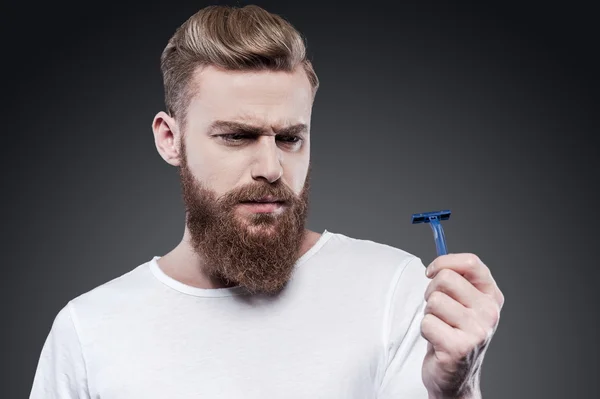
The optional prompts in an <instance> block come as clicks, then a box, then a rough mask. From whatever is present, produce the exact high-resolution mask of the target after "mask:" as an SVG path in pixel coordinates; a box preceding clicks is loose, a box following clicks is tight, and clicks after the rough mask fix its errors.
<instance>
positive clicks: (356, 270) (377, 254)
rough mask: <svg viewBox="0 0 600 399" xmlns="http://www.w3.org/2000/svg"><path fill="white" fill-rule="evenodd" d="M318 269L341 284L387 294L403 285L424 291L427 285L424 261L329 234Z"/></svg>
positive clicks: (367, 241)
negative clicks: (370, 288)
mask: <svg viewBox="0 0 600 399" xmlns="http://www.w3.org/2000/svg"><path fill="white" fill-rule="evenodd" d="M328 234H329V237H327V243H326V244H325V245H324V248H322V251H321V254H320V256H319V257H318V258H319V263H320V265H319V268H324V269H325V270H330V271H331V272H332V273H334V274H335V275H336V276H337V277H338V278H339V279H340V280H343V281H344V282H345V283H347V284H350V285H355V284H358V285H360V286H361V287H363V288H366V287H372V288H373V289H376V290H386V289H389V288H390V286H394V285H397V284H402V285H404V286H411V285H413V286H415V288H416V290H417V291H422V290H423V287H424V286H425V285H426V284H427V280H428V279H427V277H426V276H425V267H424V265H423V263H422V261H421V259H420V258H419V257H418V256H416V255H414V254H412V253H410V252H408V251H406V250H403V249H401V248H398V247H394V246H392V245H389V244H384V243H381V242H377V241H374V240H370V239H364V238H355V237H350V236H348V235H345V234H340V233H333V232H328Z"/></svg>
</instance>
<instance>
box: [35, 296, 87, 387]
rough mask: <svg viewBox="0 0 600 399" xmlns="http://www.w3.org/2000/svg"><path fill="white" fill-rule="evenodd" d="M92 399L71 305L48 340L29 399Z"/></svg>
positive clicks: (56, 320)
mask: <svg viewBox="0 0 600 399" xmlns="http://www.w3.org/2000/svg"><path fill="white" fill-rule="evenodd" d="M89 398H90V395H89V392H88V388H87V373H86V366H85V361H84V358H83V353H82V351H81V345H80V342H79V335H78V333H77V329H76V322H75V319H74V316H73V310H72V304H71V303H70V302H69V303H68V304H67V305H66V306H65V307H64V308H63V309H61V311H60V312H59V313H58V315H57V316H56V318H55V319H54V323H53V324H52V329H51V330H50V333H49V334H48V337H47V338H46V341H45V343H44V346H43V348H42V352H41V355H40V358H39V362H38V365H37V369H36V373H35V376H34V379H33V387H32V389H31V394H30V396H29V399H89Z"/></svg>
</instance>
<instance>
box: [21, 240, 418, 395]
mask: <svg viewBox="0 0 600 399" xmlns="http://www.w3.org/2000/svg"><path fill="white" fill-rule="evenodd" d="M157 259H159V257H154V258H152V259H151V260H149V261H148V262H146V263H144V264H141V265H139V266H138V267H136V268H134V269H133V270H131V271H129V272H128V273H126V274H124V275H122V276H120V277H118V278H116V279H114V280H112V281H109V282H107V283H105V284H102V285H100V286H99V287H97V288H95V289H93V290H91V291H89V292H87V293H85V294H83V295H81V296H79V297H77V298H75V299H73V300H71V301H69V302H68V303H67V304H66V306H65V307H64V308H63V309H62V310H60V312H59V313H58V315H57V316H56V319H55V321H54V323H53V325H52V329H51V331H50V333H49V335H48V337H47V339H46V342H45V344H44V347H43V349H42V352H41V356H40V359H39V363H38V367H37V371H36V374H35V377H34V380H33V388H32V391H31V395H30V399H55V398H56V399H58V398H60V399H72V398H93V399H192V398H193V399H198V398H210V399H221V398H223V399H233V398H244V399H266V398H269V399H270V398H285V399H295V398H298V399H300V398H302V399H306V398H311V399H315V398H323V399H325V398H326V399H354V398H356V399H358V398H360V399H365V398H378V399H402V398H404V399H406V398H411V399H412V398H423V399H426V398H427V391H426V389H425V387H424V385H423V382H422V378H421V368H422V364H423V359H424V356H425V353H426V349H427V342H426V341H425V339H424V338H423V337H422V336H421V333H420V323H421V320H422V317H423V311H424V306H425V301H424V292H425V289H426V287H427V284H428V283H429V279H428V278H427V277H426V276H425V268H424V266H423V264H422V262H421V260H420V259H419V258H417V257H415V256H413V255H411V254H409V253H407V252H404V251H402V250H400V249H397V248H394V247H391V246H388V245H384V244H380V243H376V242H373V241H369V240H361V239H355V238H350V237H348V236H345V235H342V234H337V233H332V232H329V231H327V230H325V231H324V233H323V235H322V236H321V238H320V240H319V241H318V242H317V243H316V245H314V246H313V247H312V248H311V249H310V250H309V251H308V252H306V253H305V254H304V255H303V256H302V257H301V258H300V259H299V260H298V261H297V263H296V268H295V271H294V275H293V277H292V279H291V281H290V283H289V284H288V285H287V286H286V288H285V290H284V291H283V292H282V293H281V295H279V296H278V297H276V298H270V299H269V298H268V297H266V296H261V295H250V294H248V293H247V292H246V291H245V290H244V289H243V288H241V287H234V288H221V289H201V288H196V287H191V286H187V285H184V284H182V283H180V282H178V281H176V280H174V279H172V278H170V277H168V276H167V275H166V274H164V273H163V272H162V270H161V269H160V268H159V266H158V264H157V262H156V260H157Z"/></svg>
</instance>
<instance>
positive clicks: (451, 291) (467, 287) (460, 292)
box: [425, 269, 482, 308]
mask: <svg viewBox="0 0 600 399" xmlns="http://www.w3.org/2000/svg"><path fill="white" fill-rule="evenodd" d="M435 291H440V292H443V293H444V294H446V295H447V296H449V297H451V298H453V299H455V300H456V301H458V302H459V303H460V304H462V305H463V306H465V307H468V308H474V307H477V302H478V301H479V300H480V297H481V296H482V293H481V292H480V291H478V290H477V288H475V287H474V286H473V285H472V284H471V283H469V282H468V281H467V279H465V278H464V277H463V276H461V275H460V274H458V273H457V272H455V271H454V270H451V269H443V270H441V271H439V272H438V273H437V274H436V275H435V277H434V278H433V280H431V282H430V283H429V285H428V287H427V289H426V290H425V300H426V301H429V297H430V296H431V294H432V293H433V292H435Z"/></svg>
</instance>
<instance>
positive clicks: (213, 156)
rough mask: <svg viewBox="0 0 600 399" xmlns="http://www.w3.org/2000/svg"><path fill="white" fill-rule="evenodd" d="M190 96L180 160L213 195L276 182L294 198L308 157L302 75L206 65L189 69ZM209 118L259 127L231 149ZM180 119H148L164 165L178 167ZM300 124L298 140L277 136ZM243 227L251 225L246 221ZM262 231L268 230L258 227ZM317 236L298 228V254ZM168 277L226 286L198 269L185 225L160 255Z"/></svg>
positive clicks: (242, 212)
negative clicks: (191, 80)
mask: <svg viewBox="0 0 600 399" xmlns="http://www.w3.org/2000/svg"><path fill="white" fill-rule="evenodd" d="M194 85H195V87H196V94H195V95H194V97H193V99H192V101H191V103H190V106H189V108H188V112H187V115H186V134H185V144H186V150H187V154H186V158H187V167H188V168H189V170H190V172H191V173H192V174H193V175H194V177H196V179H197V180H198V181H200V182H201V183H202V184H203V185H204V186H205V187H207V188H208V189H210V190H212V191H213V192H214V193H215V194H216V196H217V197H221V196H223V195H225V194H226V193H228V192H231V191H234V190H236V189H239V188H240V187H243V186H245V185H248V184H252V183H257V182H268V183H275V182H276V181H278V180H280V181H281V182H282V183H283V184H285V185H286V186H287V187H288V188H289V189H291V190H292V191H293V193H294V194H296V195H299V194H300V192H301V190H302V188H303V186H304V183H305V179H306V177H307V172H308V168H309V161H310V118H311V112H312V104H313V94H312V88H311V86H310V83H309V81H308V78H307V77H306V74H305V72H304V71H303V70H302V69H301V68H298V69H296V70H295V71H293V72H291V73H290V72H274V71H260V72H247V71H244V72H242V71H225V70H221V69H218V68H215V67H213V66H208V67H204V68H202V69H199V70H197V71H196V74H195V76H194ZM215 121H226V122H236V123H243V124H246V125H251V126H254V127H259V128H263V129H265V132H264V133H263V134H261V135H260V136H257V137H256V138H254V139H252V140H247V141H246V142H245V143H244V144H243V145H241V146H232V145H231V143H229V142H227V141H226V140H225V139H224V138H223V137H219V135H221V134H224V133H227V132H229V130H227V129H221V130H211V129H210V127H211V125H212V124H213V123H214V122H215ZM180 125H181V124H180V123H178V121H176V120H175V119H173V118H172V117H170V116H169V115H168V114H166V113H165V112H159V113H158V114H157V115H156V116H155V118H154V121H153V124H152V128H153V132H154V138H155V144H156V148H157V150H158V152H159V154H160V155H161V157H162V158H163V159H164V160H165V161H166V162H167V163H169V164H170V165H173V166H180V165H181V163H182V154H181V153H180V151H181V146H180V141H181V140H182V133H183V132H182V131H181V126H180ZM295 125H305V126H306V127H307V128H306V130H305V131H303V132H301V133H299V134H301V136H302V138H303V139H304V140H303V142H302V144H301V145H291V144H290V143H288V142H284V141H282V140H281V139H280V138H279V137H276V131H279V129H281V128H285V127H290V126H295ZM236 214H237V216H238V217H239V221H240V222H241V223H243V222H244V219H245V218H249V217H251V214H250V212H249V210H248V209H246V207H244V206H239V207H237V208H236ZM248 228H251V229H252V228H256V227H253V226H248ZM260 228H261V229H262V230H263V231H262V232H261V233H263V234H268V231H265V230H266V229H268V227H264V226H261V227H260ZM319 238H320V233H317V232H314V231H311V230H308V229H305V235H304V238H303V240H302V243H301V245H300V254H299V256H301V255H302V254H304V253H305V252H307V251H308V250H309V249H310V248H311V247H312V246H313V245H314V244H315V243H316V242H317V241H318V239H319ZM159 266H160V267H161V269H162V270H163V271H164V272H165V273H166V274H167V275H169V276H171V277H173V278H175V279H177V280H179V281H182V282H184V283H185V284H189V285H191V286H195V287H200V288H222V287H227V286H229V285H231V284H228V283H227V282H225V281H222V280H220V279H218V278H215V277H214V276H211V275H208V274H207V273H205V271H204V269H205V268H204V267H203V259H202V258H201V257H200V256H199V255H198V254H197V253H196V252H195V251H194V250H193V248H192V243H191V239H190V231H189V228H188V227H187V226H186V227H185V230H184V234H183V238H182V240H181V242H180V243H179V244H178V245H177V246H176V247H175V248H174V249H173V250H172V251H170V252H169V253H167V254H166V255H165V256H163V257H161V259H160V260H159Z"/></svg>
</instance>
